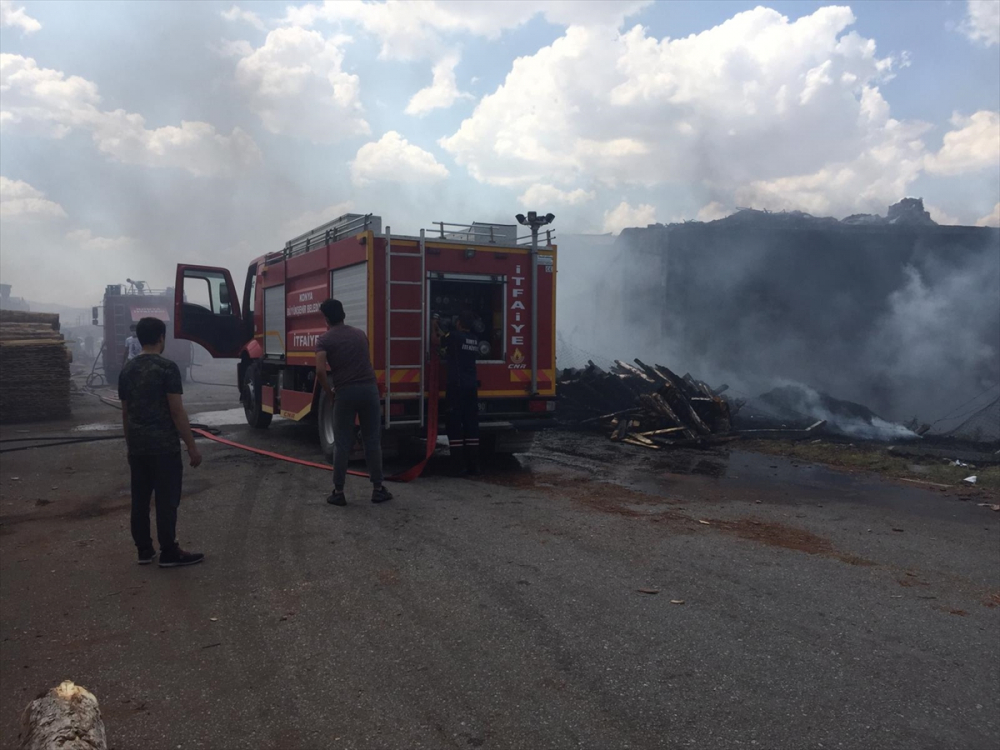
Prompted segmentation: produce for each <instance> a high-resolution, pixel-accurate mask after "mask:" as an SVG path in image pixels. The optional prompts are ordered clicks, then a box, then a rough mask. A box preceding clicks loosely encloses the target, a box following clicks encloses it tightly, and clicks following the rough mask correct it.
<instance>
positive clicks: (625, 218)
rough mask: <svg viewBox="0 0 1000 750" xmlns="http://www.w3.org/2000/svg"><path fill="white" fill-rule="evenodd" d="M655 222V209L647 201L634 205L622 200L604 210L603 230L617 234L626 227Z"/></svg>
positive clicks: (644, 225)
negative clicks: (608, 209) (613, 206)
mask: <svg viewBox="0 0 1000 750" xmlns="http://www.w3.org/2000/svg"><path fill="white" fill-rule="evenodd" d="M655 223H656V209H655V208H654V207H653V206H651V205H649V204H648V203H641V204H640V205H638V206H636V207H634V208H633V207H632V206H630V205H629V204H628V203H627V202H626V201H622V202H621V203H619V204H618V205H617V206H616V207H615V208H613V209H611V210H610V211H605V212H604V231H605V232H611V233H613V234H618V233H619V232H621V231H622V230H623V229H625V228H626V227H646V226H648V225H650V224H655Z"/></svg>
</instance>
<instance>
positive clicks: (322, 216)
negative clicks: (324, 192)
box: [285, 201, 354, 236]
mask: <svg viewBox="0 0 1000 750" xmlns="http://www.w3.org/2000/svg"><path fill="white" fill-rule="evenodd" d="M352 210H354V203H353V202H352V201H342V202H340V203H334V204H333V205H332V206H327V207H326V208H323V209H320V210H319V211H306V212H305V213H302V214H299V215H298V216H296V217H295V218H293V219H289V220H288V221H286V222H285V230H286V231H285V233H286V234H288V235H289V236H295V235H300V234H302V233H303V232H308V231H309V230H310V229H315V228H316V227H318V226H320V225H321V224H326V223H327V222H328V221H333V220H334V219H336V218H337V217H338V216H343V215H344V214H347V213H350V212H351V211H352Z"/></svg>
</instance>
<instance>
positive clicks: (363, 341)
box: [316, 299, 392, 505]
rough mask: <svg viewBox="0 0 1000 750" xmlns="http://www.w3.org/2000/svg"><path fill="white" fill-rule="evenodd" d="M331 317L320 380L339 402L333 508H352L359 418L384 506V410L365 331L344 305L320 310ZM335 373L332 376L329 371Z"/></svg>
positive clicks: (330, 303) (387, 496)
mask: <svg viewBox="0 0 1000 750" xmlns="http://www.w3.org/2000/svg"><path fill="white" fill-rule="evenodd" d="M319 309H320V312H322V313H323V317H325V318H326V325H327V329H326V333H324V334H323V335H322V336H320V337H319V339H318V340H317V341H316V379H317V380H318V381H319V384H320V386H321V387H322V388H323V390H324V391H326V393H327V395H328V396H330V398H332V399H334V401H333V435H334V447H333V494H332V495H330V497H328V498H327V500H326V501H327V502H328V503H330V504H331V505H347V497H346V496H345V495H344V482H345V480H346V479H347V459H348V458H349V457H350V455H351V446H352V445H354V419H355V417H357V420H358V421H359V422H360V423H361V436H362V438H363V439H364V446H365V462H366V463H367V464H368V474H369V475H370V476H371V480H372V485H373V486H374V490H373V491H372V502H373V503H384V502H385V501H386V500H391V499H392V494H391V493H390V492H389V490H387V489H386V488H385V487H383V486H382V409H381V407H380V405H379V393H378V379H377V378H376V377H375V369H374V368H373V367H372V362H371V358H370V357H369V356H368V337H367V336H366V335H365V333H364V331H362V330H360V329H357V328H354V327H352V326H349V325H345V324H344V318H345V317H346V316H345V315H344V306H343V305H342V304H341V303H340V301H339V300H335V299H328V300H327V301H326V302H324V303H323V304H321V305H320V306H319ZM327 368H329V372H327Z"/></svg>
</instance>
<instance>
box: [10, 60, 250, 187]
mask: <svg viewBox="0 0 1000 750" xmlns="http://www.w3.org/2000/svg"><path fill="white" fill-rule="evenodd" d="M100 101H101V97H100V95H99V94H98V91H97V85H96V84H94V83H92V82H91V81H88V80H86V79H84V78H81V77H79V76H69V77H66V74H65V73H63V72H62V71H59V70H53V69H51V68H39V67H38V64H37V63H36V62H35V61H34V60H33V59H32V58H29V57H22V56H21V55H11V54H0V125H2V127H3V129H4V130H5V131H7V130H12V131H20V132H24V133H26V134H28V135H36V136H42V137H49V138H63V137H64V136H66V135H68V134H69V133H70V132H72V131H73V130H83V131H86V132H89V133H90V134H91V137H92V138H93V141H94V144H95V145H96V146H97V148H98V150H100V151H101V152H102V153H104V154H107V155H108V156H110V157H112V158H114V159H116V160H118V161H121V162H125V163H126V164H138V165H142V166H150V167H180V168H182V169H186V170H187V171H189V172H191V173H193V174H196V175H216V174H226V173H230V172H232V171H234V170H236V169H238V168H241V167H244V166H247V165H250V164H254V163H256V162H257V161H259V159H260V151H259V149H258V148H257V144H255V143H254V141H253V139H252V138H251V137H250V136H249V135H248V134H247V133H246V132H244V131H243V130H241V129H240V128H234V129H233V132H232V133H231V134H230V135H228V136H226V135H222V134H221V133H218V132H217V131H216V130H215V128H214V127H213V126H212V125H209V124H208V123H205V122H188V121H181V124H180V125H179V126H176V125H168V126H164V127H161V128H156V129H153V130H150V129H147V128H146V126H145V119H144V118H143V117H142V115H139V114H135V113H131V112H126V111H125V110H123V109H116V110H114V111H104V110H101V109H100V108H99V106H98V105H99V104H100Z"/></svg>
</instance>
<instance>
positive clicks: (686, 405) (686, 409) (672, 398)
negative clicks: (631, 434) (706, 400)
mask: <svg viewBox="0 0 1000 750" xmlns="http://www.w3.org/2000/svg"><path fill="white" fill-rule="evenodd" d="M660 393H661V394H662V395H663V399H664V401H668V402H669V403H670V405H671V407H673V409H674V411H676V412H677V413H678V414H681V415H682V416H683V418H684V419H685V420H686V421H687V423H688V424H689V425H691V426H692V427H694V429H695V430H697V431H698V432H700V433H701V434H702V435H711V434H712V431H711V430H710V429H709V428H708V425H706V424H705V423H704V422H702V421H701V417H699V416H698V412H696V411H695V410H694V407H693V406H691V402H690V401H688V400H687V398H685V397H684V394H682V393H681V392H680V391H679V390H678V389H676V388H674V389H673V390H671V386H669V385H665V386H663V388H661V389H660ZM679 424H684V422H680V423H679Z"/></svg>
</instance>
